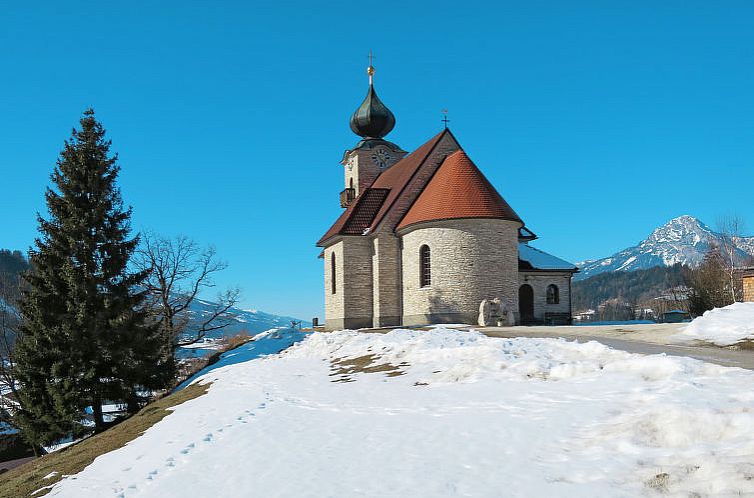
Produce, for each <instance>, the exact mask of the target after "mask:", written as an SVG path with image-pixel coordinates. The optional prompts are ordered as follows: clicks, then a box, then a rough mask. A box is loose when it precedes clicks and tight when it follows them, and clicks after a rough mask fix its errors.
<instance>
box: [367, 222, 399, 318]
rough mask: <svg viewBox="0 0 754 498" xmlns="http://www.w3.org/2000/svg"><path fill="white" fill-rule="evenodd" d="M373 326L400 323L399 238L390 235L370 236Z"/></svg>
mask: <svg viewBox="0 0 754 498" xmlns="http://www.w3.org/2000/svg"><path fill="white" fill-rule="evenodd" d="M372 244H373V254H372V278H373V284H372V285H373V292H374V297H373V306H374V313H373V326H375V327H387V326H392V325H400V324H401V285H400V275H401V268H400V263H401V262H400V257H401V256H400V240H399V239H398V237H396V236H394V235H391V234H380V235H377V236H375V237H372Z"/></svg>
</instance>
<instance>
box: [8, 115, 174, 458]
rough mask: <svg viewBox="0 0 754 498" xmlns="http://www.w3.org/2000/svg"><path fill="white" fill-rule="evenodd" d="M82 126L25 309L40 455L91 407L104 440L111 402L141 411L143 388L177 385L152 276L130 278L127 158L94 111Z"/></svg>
mask: <svg viewBox="0 0 754 498" xmlns="http://www.w3.org/2000/svg"><path fill="white" fill-rule="evenodd" d="M80 125H81V129H80V130H76V129H74V130H73V133H72V136H71V139H70V140H68V141H66V142H65V146H64V149H63V151H62V152H61V154H60V158H59V159H58V161H57V166H56V168H55V169H54V171H53V173H52V176H51V179H52V183H53V184H54V188H48V189H47V192H46V194H45V198H46V202H47V208H48V211H49V219H44V218H43V217H41V216H38V220H39V231H40V236H39V237H38V238H37V240H36V241H35V245H36V248H35V249H34V250H33V251H32V252H31V255H30V262H31V270H30V272H29V273H28V274H27V275H26V279H27V281H28V284H29V286H28V287H29V288H28V291H26V292H25V294H24V295H23V297H22V300H21V314H22V319H23V323H22V326H21V331H22V335H21V338H20V340H19V342H18V344H17V353H16V356H17V369H16V374H17V378H18V380H19V382H20V384H21V400H20V401H21V410H20V412H19V417H18V418H19V423H20V425H21V427H22V430H23V432H24V434H25V435H26V438H27V440H29V442H30V443H32V444H35V445H39V444H43V443H49V442H50V441H53V440H55V439H57V438H59V437H61V436H64V435H66V434H69V433H71V432H72V431H73V430H75V429H76V427H77V425H78V424H77V423H78V421H79V420H80V418H81V415H82V411H83V409H84V408H85V407H88V406H91V407H92V410H93V417H94V423H95V427H96V429H97V430H101V429H102V428H103V427H104V420H103V416H102V410H101V406H102V403H103V402H104V401H105V400H113V401H116V402H128V403H129V407H130V408H132V409H135V408H136V407H137V404H136V403H135V402H134V400H135V397H136V392H137V389H138V388H139V387H140V386H141V387H146V388H157V387H162V385H164V384H165V383H166V381H167V379H166V378H165V376H164V375H163V372H162V368H161V364H160V356H159V352H160V344H159V336H158V333H157V330H156V327H154V326H150V325H148V324H147V323H146V314H145V312H144V311H143V310H142V309H141V308H142V306H141V303H142V301H143V299H144V294H143V291H139V290H138V289H139V285H140V284H141V283H142V282H143V280H144V278H145V277H146V274H145V272H131V271H129V258H130V257H131V255H132V254H133V251H134V249H135V248H136V245H137V244H138V237H132V236H131V235H130V217H131V208H124V206H123V202H122V200H121V195H120V191H119V189H118V187H117V185H116V180H117V177H118V173H119V170H120V168H119V166H118V164H117V155H111V154H110V145H111V142H110V141H109V140H106V139H105V130H104V129H103V127H102V125H101V124H100V123H99V122H98V121H97V120H96V119H95V116H94V111H92V110H91V109H90V110H87V111H86V112H85V113H84V115H83V117H82V118H81V121H80Z"/></svg>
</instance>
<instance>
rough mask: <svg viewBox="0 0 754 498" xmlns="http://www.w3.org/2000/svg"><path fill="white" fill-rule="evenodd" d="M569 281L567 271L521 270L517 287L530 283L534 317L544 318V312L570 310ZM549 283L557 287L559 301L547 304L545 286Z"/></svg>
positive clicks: (564, 311)
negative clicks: (532, 293)
mask: <svg viewBox="0 0 754 498" xmlns="http://www.w3.org/2000/svg"><path fill="white" fill-rule="evenodd" d="M570 281H571V274H570V273H569V272H555V271H552V272H549V271H548V272H542V271H538V272H527V271H522V272H520V273H519V280H518V285H519V287H520V286H521V285H524V284H529V285H531V287H532V289H533V290H534V318H535V319H537V320H544V319H545V313H570V312H571V294H570V285H569V284H570ZM550 284H553V285H556V286H557V287H558V293H559V297H560V302H559V303H557V304H547V286H549V285H550ZM516 311H518V308H516Z"/></svg>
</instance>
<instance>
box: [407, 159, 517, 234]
mask: <svg viewBox="0 0 754 498" xmlns="http://www.w3.org/2000/svg"><path fill="white" fill-rule="evenodd" d="M459 218H499V219H503V220H513V221H519V222H521V218H519V216H518V215H517V214H516V212H515V211H514V210H513V208H511V207H510V206H509V205H508V203H507V202H505V199H503V198H502V196H500V194H499V193H498V192H497V190H495V187H493V186H492V184H491V183H490V182H489V180H487V178H485V176H484V175H483V174H482V172H481V171H479V168H477V167H476V166H475V165H474V163H473V162H471V159H469V157H468V156H467V155H466V153H465V152H464V151H463V150H459V151H457V152H454V153H452V154H450V155H449V156H448V157H447V158H446V159H445V161H443V163H442V165H440V167H439V168H438V170H437V171H436V172H435V174H434V176H433V177H432V179H431V180H430V181H429V183H428V184H427V186H426V187H425V189H424V191H423V192H422V193H421V194H420V195H419V197H418V198H417V199H416V201H415V202H414V204H413V205H412V206H411V208H410V209H409V210H408V212H407V213H406V215H405V216H404V217H403V219H402V220H401V222H400V223H399V224H398V228H399V229H400V228H405V227H407V226H409V225H413V224H415V223H422V222H425V221H437V220H451V219H459ZM522 223H523V222H522Z"/></svg>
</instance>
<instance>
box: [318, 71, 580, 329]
mask: <svg viewBox="0 0 754 498" xmlns="http://www.w3.org/2000/svg"><path fill="white" fill-rule="evenodd" d="M367 72H368V74H369V90H368V92H367V96H366V98H365V99H364V102H363V103H362V104H361V105H360V106H359V108H358V109H357V110H356V112H355V113H354V114H353V116H352V117H351V129H352V130H353V132H354V133H356V134H357V135H359V136H360V137H362V139H361V140H360V141H359V142H358V143H357V144H356V146H355V147H354V148H353V149H350V150H347V151H346V152H345V154H344V156H343V159H342V161H341V164H342V165H343V166H344V188H343V190H342V192H341V193H340V205H341V207H342V208H344V211H343V213H342V214H341V215H340V217H339V218H338V219H337V220H336V221H335V223H334V224H333V225H332V226H331V227H330V229H329V230H327V232H326V233H325V234H324V235H323V236H322V238H321V239H320V240H319V241H318V242H317V245H318V246H320V247H322V248H323V251H322V253H321V254H320V257H321V258H323V259H324V269H325V279H324V280H325V318H326V323H325V326H326V327H327V328H328V329H342V328H361V327H383V326H395V325H419V324H429V323H476V322H477V317H478V315H479V308H480V303H481V302H482V300H484V299H494V298H499V299H500V300H501V301H502V303H503V305H504V306H505V307H506V309H508V310H510V311H512V312H513V316H514V317H515V321H516V323H521V324H531V323H570V321H571V293H570V290H571V277H572V276H573V273H574V272H576V271H578V270H577V268H576V267H575V266H574V265H572V264H571V263H568V262H566V261H563V260H562V259H559V258H556V257H554V256H551V255H549V254H547V253H544V252H542V251H540V250H538V249H535V248H534V247H532V246H531V245H530V242H531V241H533V240H534V239H536V238H537V236H536V235H535V234H534V233H533V232H532V231H531V230H529V229H528V228H527V227H526V225H525V223H524V222H523V220H522V219H521V217H520V216H519V215H518V214H516V212H515V211H514V210H513V208H512V207H511V206H510V205H509V204H508V203H507V202H506V201H505V199H503V197H502V196H501V195H500V194H499V193H498V191H497V190H496V189H495V187H494V186H492V184H490V182H489V181H488V180H487V178H485V176H484V175H483V174H482V172H481V171H480V170H479V168H477V166H476V165H475V164H474V163H473V162H472V160H471V159H470V158H469V156H468V155H467V154H466V152H465V151H464V150H463V148H462V147H461V145H460V144H459V143H458V141H457V140H456V138H455V136H453V134H452V133H451V131H450V130H449V129H447V128H446V129H445V130H443V131H442V132H440V133H438V134H437V135H435V136H434V137H432V138H430V139H429V140H428V141H427V142H426V143H425V144H423V145H422V146H420V147H419V148H418V149H416V150H415V151H413V152H411V153H408V152H407V151H405V150H403V149H402V148H401V147H400V146H398V145H396V144H394V143H392V142H389V141H387V140H385V136H386V135H387V134H388V133H389V132H390V131H391V130H392V129H393V126H394V125H395V117H394V116H393V113H392V112H391V111H390V110H389V109H388V108H387V107H386V106H385V105H384V104H383V103H382V101H381V100H380V99H379V98H378V97H377V94H376V92H375V89H374V85H373V81H372V76H373V74H374V68H373V67H372V66H369V69H368V71H367Z"/></svg>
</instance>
